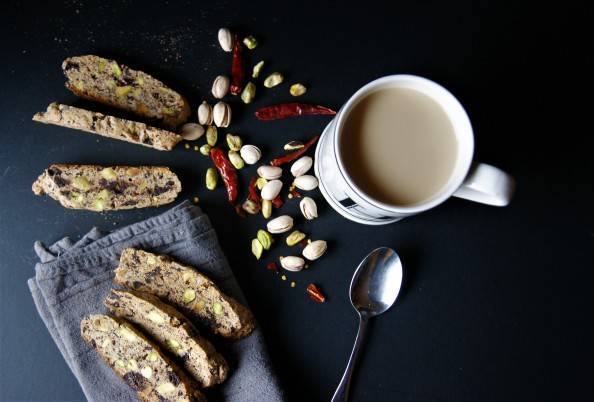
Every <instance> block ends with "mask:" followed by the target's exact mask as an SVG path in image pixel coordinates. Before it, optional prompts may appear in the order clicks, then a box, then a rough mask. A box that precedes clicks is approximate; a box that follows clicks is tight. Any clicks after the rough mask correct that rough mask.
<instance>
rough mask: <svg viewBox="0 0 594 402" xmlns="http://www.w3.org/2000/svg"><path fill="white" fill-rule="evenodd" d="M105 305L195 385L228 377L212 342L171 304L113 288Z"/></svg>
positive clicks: (205, 385) (225, 364) (226, 368)
mask: <svg viewBox="0 0 594 402" xmlns="http://www.w3.org/2000/svg"><path fill="white" fill-rule="evenodd" d="M105 306H106V307H107V309H108V310H109V311H110V313H111V314H113V315H114V316H116V317H120V318H123V319H125V320H127V321H129V322H131V323H132V324H134V325H136V326H137V327H138V328H139V329H141V330H142V331H143V332H144V333H145V334H147V335H149V336H150V337H151V338H152V339H153V340H155V341H157V342H158V343H159V344H160V345H161V347H162V348H163V349H164V350H166V351H168V352H169V353H170V354H171V355H173V356H177V357H178V360H179V362H180V366H182V367H184V368H185V369H186V370H187V372H188V373H189V374H190V375H192V377H194V379H195V380H196V381H197V382H198V384H199V385H200V386H201V387H203V388H206V387H210V386H213V385H216V384H220V383H221V382H223V381H224V380H225V379H226V378H227V373H228V372H229V366H228V365H227V362H226V361H225V359H224V358H223V356H221V355H220V354H218V353H217V352H216V350H215V348H214V347H213V346H212V344H211V343H210V342H209V341H207V340H206V339H204V338H202V337H201V336H200V335H199V333H198V330H197V329H196V327H194V325H192V323H191V322H190V321H189V320H188V319H187V318H186V317H185V316H184V315H183V314H182V313H180V312H179V311H178V310H176V309H175V308H174V307H172V306H170V305H168V304H166V303H164V302H162V301H161V300H159V299H158V298H157V297H156V296H154V295H152V294H149V293H146V292H138V291H125V290H112V291H111V292H110V294H109V296H108V297H107V298H106V299H105Z"/></svg>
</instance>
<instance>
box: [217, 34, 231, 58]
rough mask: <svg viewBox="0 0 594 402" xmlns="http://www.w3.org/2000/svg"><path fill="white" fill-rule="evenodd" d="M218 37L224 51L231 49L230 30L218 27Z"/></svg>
mask: <svg viewBox="0 0 594 402" xmlns="http://www.w3.org/2000/svg"><path fill="white" fill-rule="evenodd" d="M218 37H219V44H220V45H221V48H222V49H223V50H224V51H225V52H230V51H231V50H233V35H231V31H229V30H228V29H227V28H221V29H219V33H218Z"/></svg>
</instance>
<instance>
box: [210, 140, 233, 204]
mask: <svg viewBox="0 0 594 402" xmlns="http://www.w3.org/2000/svg"><path fill="white" fill-rule="evenodd" d="M210 158H211V159H212V162H213V163H214V165H215V167H216V168H217V169H218V171H219V174H220V175H221V178H222V179H223V182H224V183H225V187H226V188H227V199H228V200H229V202H230V203H232V204H233V203H235V200H237V173H236V172H235V168H234V167H233V165H232V164H231V161H229V159H227V156H226V155H225V153H224V152H223V151H222V150H221V149H219V148H212V149H211V150H210Z"/></svg>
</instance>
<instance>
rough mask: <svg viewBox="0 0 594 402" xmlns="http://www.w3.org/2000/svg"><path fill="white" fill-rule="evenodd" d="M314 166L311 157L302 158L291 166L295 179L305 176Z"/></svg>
mask: <svg viewBox="0 0 594 402" xmlns="http://www.w3.org/2000/svg"><path fill="white" fill-rule="evenodd" d="M311 165H313V159H312V158H311V156H302V157H301V158H299V159H297V160H296V161H295V162H293V165H291V174H292V175H293V176H295V177H299V176H303V175H304V174H306V173H307V171H308V170H309V169H310V168H311Z"/></svg>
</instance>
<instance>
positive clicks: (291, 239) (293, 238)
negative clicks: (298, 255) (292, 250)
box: [286, 230, 305, 247]
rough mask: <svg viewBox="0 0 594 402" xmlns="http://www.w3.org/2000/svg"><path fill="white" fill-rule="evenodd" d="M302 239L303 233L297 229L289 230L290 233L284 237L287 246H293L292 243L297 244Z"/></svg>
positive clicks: (303, 237)
mask: <svg viewBox="0 0 594 402" xmlns="http://www.w3.org/2000/svg"><path fill="white" fill-rule="evenodd" d="M303 239H305V233H303V232H300V231H298V230H294V231H293V232H291V234H290V235H288V236H287V239H286V242H287V246H289V247H293V246H294V245H296V244H298V243H299V242H300V241H301V240H303Z"/></svg>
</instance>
